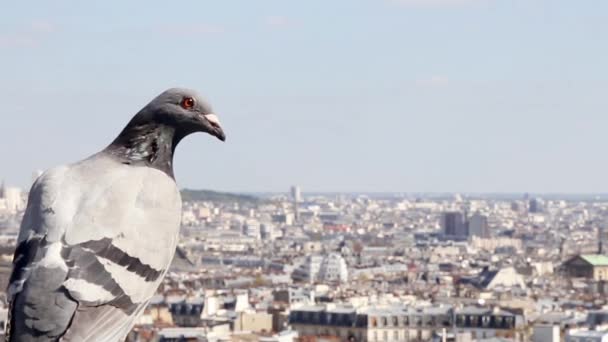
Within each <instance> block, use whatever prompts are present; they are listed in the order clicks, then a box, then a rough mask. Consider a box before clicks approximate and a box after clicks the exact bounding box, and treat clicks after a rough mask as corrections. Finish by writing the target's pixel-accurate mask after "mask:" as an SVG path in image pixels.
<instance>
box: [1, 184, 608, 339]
mask: <svg viewBox="0 0 608 342" xmlns="http://www.w3.org/2000/svg"><path fill="white" fill-rule="evenodd" d="M39 174H40V173H39V172H35V173H34V175H33V178H35V177H37V176H38V175H39ZM182 198H183V201H184V205H183V215H182V228H181V240H180V243H179V245H178V248H177V252H176V256H175V258H174V260H173V263H172V266H171V268H170V269H169V272H168V274H167V277H166V278H165V279H164V280H163V282H162V284H161V286H160V288H159V289H158V292H157V294H156V295H155V296H154V297H153V298H152V299H151V300H150V302H149V305H148V307H147V308H146V310H145V312H144V314H143V315H142V316H141V318H140V319H139V320H138V322H137V324H136V326H135V328H134V329H133V331H132V332H131V333H130V335H129V338H128V341H218V342H219V341H264V342H270V341H276V342H287V341H289V342H292V341H370V342H377V341H460V342H465V341H543V342H544V341H551V342H553V341H568V342H579V341H580V342H582V341H585V342H587V341H605V340H606V339H608V301H607V299H606V298H607V296H606V293H607V292H608V285H607V284H606V280H608V254H607V253H606V249H607V248H608V244H607V243H608V232H606V231H605V230H604V228H605V227H606V223H607V222H608V221H607V219H608V216H607V213H608V197H605V198H602V197H601V196H579V197H576V196H563V197H560V196H559V195H547V196H542V195H528V194H519V195H508V196H507V195H479V194H476V195H473V194H426V195H425V194H415V195H414V194H353V193H349V194H339V193H337V194H333V193H332V194H313V193H307V192H306V191H305V189H301V188H300V187H298V186H293V187H292V188H291V189H286V191H285V192H284V193H273V194H253V195H252V194H242V195H241V194H231V193H219V192H213V191H197V190H183V191H182ZM26 201H27V192H26V190H25V189H21V188H18V187H13V186H9V185H8V184H5V183H2V185H1V186H0V232H1V236H0V241H1V245H0V250H1V251H2V253H1V254H2V255H1V268H0V269H1V272H0V274H1V279H2V285H1V286H2V288H6V285H7V283H8V278H9V276H10V271H11V261H12V257H13V256H12V253H13V249H14V246H15V241H16V238H17V233H18V230H19V224H20V220H21V217H22V215H23V212H24V209H25V206H26ZM3 302H4V303H6V296H5V295H4V294H3ZM7 312H8V311H7V308H6V305H5V307H4V308H3V309H2V311H0V315H2V319H1V321H2V323H3V325H4V324H5V323H6V320H7Z"/></svg>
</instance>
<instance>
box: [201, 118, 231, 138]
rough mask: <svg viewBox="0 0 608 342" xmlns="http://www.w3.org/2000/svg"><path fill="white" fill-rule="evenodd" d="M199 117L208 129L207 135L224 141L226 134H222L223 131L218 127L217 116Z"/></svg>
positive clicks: (218, 120)
mask: <svg viewBox="0 0 608 342" xmlns="http://www.w3.org/2000/svg"><path fill="white" fill-rule="evenodd" d="M201 116H202V118H203V120H204V121H205V124H206V125H205V126H207V128H208V133H209V134H211V135H213V136H215V137H216V138H218V139H220V140H221V141H226V134H224V130H223V129H222V126H221V125H220V119H218V117H217V115H215V114H203V115H201Z"/></svg>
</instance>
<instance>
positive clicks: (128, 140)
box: [105, 123, 183, 178]
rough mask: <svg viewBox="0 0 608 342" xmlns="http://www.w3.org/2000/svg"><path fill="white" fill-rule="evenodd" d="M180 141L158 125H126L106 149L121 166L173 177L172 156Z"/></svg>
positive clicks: (169, 129)
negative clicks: (153, 169)
mask: <svg viewBox="0 0 608 342" xmlns="http://www.w3.org/2000/svg"><path fill="white" fill-rule="evenodd" d="M181 138H183V136H182V134H180V133H179V132H177V133H176V129H175V128H174V127H171V126H167V125H163V124H158V123H144V124H138V125H128V126H127V127H126V128H125V129H124V130H123V131H122V132H121V133H120V135H119V136H118V137H117V138H116V139H115V140H114V142H112V144H110V146H108V147H107V148H106V150H105V151H106V152H108V153H110V154H111V155H113V156H115V157H117V158H118V159H119V160H120V161H121V162H122V163H123V164H128V165H135V166H148V167H152V168H155V169H158V170H160V171H163V172H164V173H166V174H167V175H168V176H170V177H171V178H174V176H173V153H174V152H175V147H176V146H177V143H178V142H179V141H180V140H181Z"/></svg>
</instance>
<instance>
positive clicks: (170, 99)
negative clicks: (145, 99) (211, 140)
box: [134, 88, 226, 141]
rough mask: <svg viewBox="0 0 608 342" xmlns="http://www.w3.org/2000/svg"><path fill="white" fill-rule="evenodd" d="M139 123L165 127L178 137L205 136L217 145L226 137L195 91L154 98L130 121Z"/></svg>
mask: <svg viewBox="0 0 608 342" xmlns="http://www.w3.org/2000/svg"><path fill="white" fill-rule="evenodd" d="M134 119H135V120H137V121H140V122H141V123H145V122H146V121H148V122H151V123H157V124H161V125H166V126H168V127H171V128H173V129H175V132H176V134H177V135H179V136H186V135H188V134H190V133H194V132H205V133H208V134H211V135H213V136H215V137H216V138H218V139H220V140H221V141H225V140H226V135H225V134H224V131H223V130H222V127H221V126H220V122H219V119H218V118H217V116H216V115H215V114H214V113H213V110H212V109H211V106H210V105H209V103H207V102H206V101H205V100H204V99H203V98H201V97H200V96H199V95H198V94H197V93H196V92H195V91H193V90H190V89H183V88H172V89H169V90H167V91H165V92H163V93H162V94H160V95H158V96H157V97H156V98H155V99H154V100H152V101H151V102H150V103H149V104H148V105H147V106H145V107H144V108H143V109H142V110H141V111H140V112H139V113H138V114H137V115H136V117H135V118H134Z"/></svg>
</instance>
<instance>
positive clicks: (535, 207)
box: [528, 198, 544, 214]
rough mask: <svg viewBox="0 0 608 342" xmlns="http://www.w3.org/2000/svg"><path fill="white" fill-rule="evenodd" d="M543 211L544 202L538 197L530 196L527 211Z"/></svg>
mask: <svg viewBox="0 0 608 342" xmlns="http://www.w3.org/2000/svg"><path fill="white" fill-rule="evenodd" d="M543 211H544V203H543V200H541V199H540V198H532V199H530V201H529V202H528V212H530V213H533V214H537V213H542V212H543Z"/></svg>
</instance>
